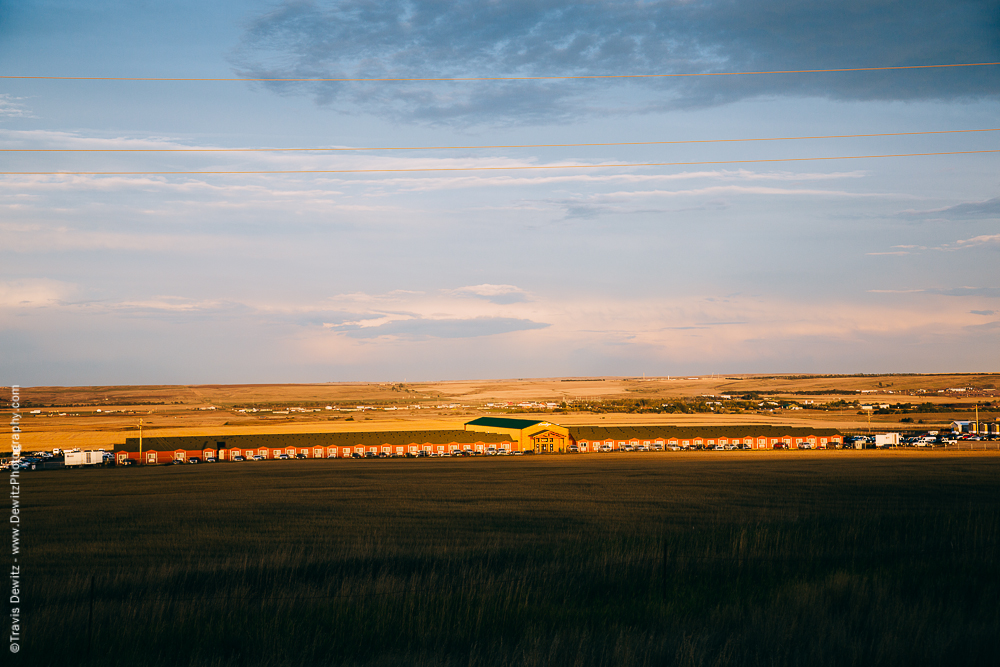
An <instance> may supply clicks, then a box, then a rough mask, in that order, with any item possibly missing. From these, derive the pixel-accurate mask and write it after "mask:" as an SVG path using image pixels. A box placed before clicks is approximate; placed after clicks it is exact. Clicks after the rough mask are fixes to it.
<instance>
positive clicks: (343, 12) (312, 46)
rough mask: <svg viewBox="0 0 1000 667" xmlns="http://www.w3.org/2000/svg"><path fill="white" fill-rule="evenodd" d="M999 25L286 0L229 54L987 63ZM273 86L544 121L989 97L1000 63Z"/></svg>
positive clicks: (838, 15)
mask: <svg viewBox="0 0 1000 667" xmlns="http://www.w3.org/2000/svg"><path fill="white" fill-rule="evenodd" d="M997 30H998V21H997V16H996V12H995V3H994V2H992V0H968V1H966V2H961V3H946V4H942V3H940V2H937V1H935V0H914V1H913V2H907V3H901V2H897V1H895V0H838V1H836V2H834V1H832V0H827V1H821V2H808V3H803V2H798V1H796V0H757V1H756V2H741V1H738V0H700V1H699V0H692V1H689V2H677V1H675V0H652V1H649V2H622V1H620V0H593V1H591V2H573V1H571V0H509V1H507V2H482V1H481V0H452V1H450V2H448V1H445V2H441V1H438V0H340V1H329V2H303V1H301V0H287V1H286V2H285V3H284V4H282V5H280V6H278V7H277V8H276V9H274V10H273V11H270V12H267V13H266V14H263V15H261V16H260V17H258V18H257V19H256V20H255V21H253V22H252V23H251V24H250V25H249V26H248V28H247V30H246V32H245V34H244V36H243V39H242V42H241V45H240V46H239V48H238V49H237V50H236V51H235V52H234V53H233V55H232V63H233V65H234V68H235V70H236V72H237V73H238V74H239V75H240V76H246V77H252V78H421V77H426V78H435V77H505V76H506V77H510V76H552V75H598V74H626V73H627V74H650V73H658V74H659V73H712V72H727V71H772V70H790V69H828V68H852V67H877V66H894V65H923V64H942V63H967V62H996V61H998V60H1000V42H998V40H997V39H996V34H997ZM266 85H267V86H268V87H269V88H271V89H272V90H274V91H276V92H279V93H281V94H303V93H304V94H309V95H311V96H313V97H314V98H315V99H316V101H317V102H319V103H320V104H327V105H332V106H335V107H338V108H341V109H346V108H357V107H360V108H364V109H368V110H370V111H371V112H372V113H382V114H385V115H388V116H394V117H402V118H407V119H409V120H416V121H428V122H459V123H466V124H468V123H481V122H487V123H503V122H518V123H524V122H529V123H530V122H541V121H544V122H551V121H555V120H559V119H561V118H568V117H574V118H576V117H579V116H580V115H581V114H602V115H605V114H608V113H632V112H635V111H637V110H638V111H655V110H658V109H662V108H665V107H684V106H688V107H690V106H707V105H717V104H724V103H727V102H732V101H735V100H739V99H743V98H747V97H757V96H763V95H794V96H823V97H830V98H834V99H842V100H921V99H923V100H926V99H935V100H939V99H956V98H982V97H995V96H996V95H997V87H996V72H995V69H991V68H989V67H979V68H961V69H949V70H910V71H894V72H864V73H862V72H857V73H830V74H804V75H745V76H736V77H695V78H672V79H641V80H627V81H621V82H613V81H612V82H609V81H608V80H597V81H566V80H559V81H544V82H541V81H507V82H498V81H481V82H461V83H444V82H419V83H407V82H393V83H318V84H294V83H273V84H266ZM612 85H614V86H618V87H619V88H622V87H624V88H627V89H632V90H636V89H641V90H639V92H641V93H642V94H643V95H644V98H643V101H642V102H640V103H639V104H638V105H637V104H636V102H635V100H634V99H625V98H622V97H621V96H615V97H614V98H613V99H615V100H616V101H615V102H607V103H603V104H601V103H598V102H595V101H594V100H595V95H594V94H593V93H594V91H595V90H602V91H606V90H607V89H608V87H609V86H612ZM650 92H652V93H653V95H652V96H650V95H649V94H648V93H650ZM604 97H605V98H609V97H610V96H604Z"/></svg>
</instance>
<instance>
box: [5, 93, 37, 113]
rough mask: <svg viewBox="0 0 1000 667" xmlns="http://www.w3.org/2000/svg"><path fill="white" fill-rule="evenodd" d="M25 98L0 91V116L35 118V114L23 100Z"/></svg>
mask: <svg viewBox="0 0 1000 667" xmlns="http://www.w3.org/2000/svg"><path fill="white" fill-rule="evenodd" d="M23 99H24V98H23V97H15V96H13V95H10V94H8V93H0V118H34V117H35V116H34V114H33V113H31V110H30V109H28V106H27V105H26V104H24V103H23V102H22V100H23Z"/></svg>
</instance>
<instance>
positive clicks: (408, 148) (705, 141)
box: [0, 127, 1000, 153]
mask: <svg viewBox="0 0 1000 667" xmlns="http://www.w3.org/2000/svg"><path fill="white" fill-rule="evenodd" d="M970 132H1000V128H997V127H991V128H984V129H979V130H928V131H924V132H879V133H875V134H825V135H815V136H802V137H759V138H750V139H685V140H680V141H614V142H603V143H579V144H495V145H484V146H367V147H362V146H355V147H339V148H0V153H278V152H345V151H431V150H473V149H488V148H580V147H600V146H665V145H675V144H717V143H738V142H749V141H797V140H802V139H854V138H871V137H912V136H918V135H927V134H966V133H970Z"/></svg>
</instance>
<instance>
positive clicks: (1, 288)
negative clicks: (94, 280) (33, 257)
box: [0, 278, 76, 308]
mask: <svg viewBox="0 0 1000 667" xmlns="http://www.w3.org/2000/svg"><path fill="white" fill-rule="evenodd" d="M74 292H76V285H73V284H72V283H66V282H62V281H59V280H49V279H47V278H25V279H23V280H10V281H0V307H3V308H39V307H44V306H56V305H60V304H61V303H63V302H64V301H65V300H66V299H68V298H69V297H70V296H71V295H72V294H73V293H74Z"/></svg>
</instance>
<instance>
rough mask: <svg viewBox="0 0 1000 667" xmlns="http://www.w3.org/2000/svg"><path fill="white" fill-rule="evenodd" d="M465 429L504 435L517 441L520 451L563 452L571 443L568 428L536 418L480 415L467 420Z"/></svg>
mask: <svg viewBox="0 0 1000 667" xmlns="http://www.w3.org/2000/svg"><path fill="white" fill-rule="evenodd" d="M465 430H466V431H479V432H480V433H497V434H501V435H506V436H508V437H510V438H511V439H512V440H513V441H514V442H516V443H517V449H519V450H520V451H522V452H523V451H533V452H537V453H539V454H542V453H549V452H565V451H568V449H569V445H570V444H571V438H570V435H569V429H568V428H566V427H565V426H560V425H559V424H553V423H552V422H546V421H539V420H536V419H508V418H506V417H480V418H479V419H473V420H472V421H470V422H467V423H466V424H465Z"/></svg>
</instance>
